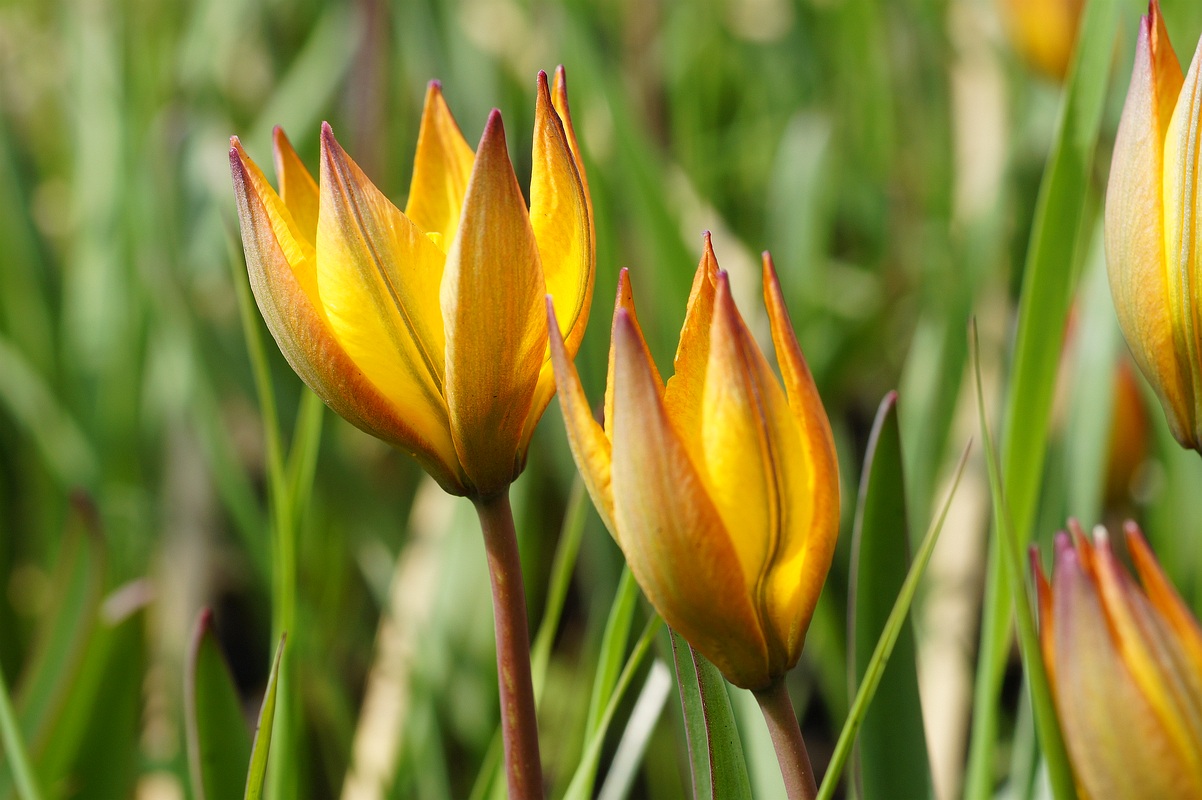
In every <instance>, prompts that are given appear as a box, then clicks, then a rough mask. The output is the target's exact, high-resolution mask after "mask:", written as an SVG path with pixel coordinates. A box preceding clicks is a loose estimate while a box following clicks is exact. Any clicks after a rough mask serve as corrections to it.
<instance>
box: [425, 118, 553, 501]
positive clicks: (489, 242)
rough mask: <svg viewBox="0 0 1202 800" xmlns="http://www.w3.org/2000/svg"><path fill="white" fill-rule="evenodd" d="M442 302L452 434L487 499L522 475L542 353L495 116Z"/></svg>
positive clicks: (523, 223)
mask: <svg viewBox="0 0 1202 800" xmlns="http://www.w3.org/2000/svg"><path fill="white" fill-rule="evenodd" d="M441 297H442V310H443V317H444V319H445V320H446V329H447V359H446V363H447V381H446V397H447V408H448V410H449V412H450V417H451V433H452V436H453V437H454V440H455V450H456V452H457V453H458V454H459V461H460V463H461V464H463V469H464V472H465V473H466V474H467V476H468V478H469V480H471V482H472V483H473V484H474V485H475V486H476V488H477V489H478V490H479V492H480V493H481V494H482V495H487V494H490V493H492V492H496V491H499V490H501V489H503V488H504V487H506V486H508V485H509V483H510V482H511V481H512V480H513V479H514V478H515V477H517V474H518V473H519V472H520V471H521V468H522V463H521V462H522V456H523V455H524V454H523V453H522V452H521V451H520V447H519V446H520V443H521V439H522V431H523V427H524V425H525V422H526V418H527V416H528V414H529V411H530V407H531V402H532V400H533V397H534V390H535V386H536V384H537V381H538V376H539V370H540V368H541V366H542V363H543V355H544V353H545V352H546V349H547V322H546V317H545V316H544V314H543V306H544V298H545V290H544V284H543V275H542V267H541V266H540V263H539V253H538V244H537V242H536V241H535V238H534V231H533V230H532V228H531V226H530V216H529V213H528V212H527V210H526V203H525V200H524V199H523V197H522V190H521V188H520V187H519V186H518V182H517V178H516V177H515V176H514V174H513V166H512V165H511V164H510V161H509V153H508V151H507V150H506V149H505V129H504V127H503V126H502V124H501V115H500V113H499V112H497V111H494V112H493V113H492V114H491V115H490V116H489V118H488V124H487V125H486V126H485V128H484V135H483V137H481V139H480V147H479V149H478V152H477V155H476V164H475V167H474V168H473V170H472V178H471V181H470V182H469V183H468V188H467V195H466V197H465V198H464V203H463V219H462V221H461V222H460V225H459V231H458V233H457V234H456V235H455V240H454V242H452V244H451V248H450V250H449V251H448V252H447V266H446V272H445V274H444V276H443V282H442V294H441Z"/></svg>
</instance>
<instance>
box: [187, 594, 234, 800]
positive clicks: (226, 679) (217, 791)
mask: <svg viewBox="0 0 1202 800" xmlns="http://www.w3.org/2000/svg"><path fill="white" fill-rule="evenodd" d="M184 669H185V673H184V713H185V733H186V735H187V740H188V770H189V772H190V773H191V778H192V791H193V792H194V793H195V795H196V797H197V798H198V800H204V799H205V798H219V797H237V796H238V791H239V790H240V789H242V788H244V786H245V780H246V765H247V764H249V763H250V732H249V731H248V730H247V729H246V721H245V720H244V719H243V718H242V707H241V704H240V703H239V700H238V690H237V688H236V687H235V686H234V679H233V676H231V675H230V670H229V665H228V664H227V663H226V660H225V656H224V655H223V654H222V652H221V646H220V645H219V644H218V642H217V636H216V635H215V633H214V631H213V612H212V611H210V610H209V609H207V608H206V609H204V610H203V611H201V612H200V616H199V617H198V618H197V620H196V629H195V631H194V632H193V634H192V647H191V649H190V651H189V653H188V661H187V664H186V665H185V668H184Z"/></svg>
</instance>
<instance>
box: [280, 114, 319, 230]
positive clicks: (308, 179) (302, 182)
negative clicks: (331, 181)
mask: <svg viewBox="0 0 1202 800" xmlns="http://www.w3.org/2000/svg"><path fill="white" fill-rule="evenodd" d="M271 140H272V148H273V150H274V153H275V174H276V177H278V178H279V181H280V197H281V198H282V199H283V200H284V205H286V206H288V211H289V212H291V214H292V218H293V219H294V220H296V224H297V226H298V227H299V228H300V233H301V235H302V236H304V238H305V241H307V242H308V243H309V246H310V247H312V248H316V247H317V209H318V205H319V197H318V192H317V181H315V180H313V176H312V175H310V174H309V170H307V169H305V165H304V162H302V161H301V160H300V156H298V155H297V154H296V151H295V150H293V149H292V142H290V141H288V137H287V136H285V135H284V129H283V128H281V127H280V126H278V125H277V126H276V127H275V128H274V129H273V130H272V132H271Z"/></svg>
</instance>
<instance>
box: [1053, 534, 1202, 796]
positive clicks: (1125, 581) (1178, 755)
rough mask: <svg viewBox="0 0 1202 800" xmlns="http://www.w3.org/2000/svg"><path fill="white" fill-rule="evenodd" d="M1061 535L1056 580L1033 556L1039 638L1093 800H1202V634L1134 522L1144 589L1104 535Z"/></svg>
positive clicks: (1132, 541) (1135, 557) (1072, 756)
mask: <svg viewBox="0 0 1202 800" xmlns="http://www.w3.org/2000/svg"><path fill="white" fill-rule="evenodd" d="M1069 525H1070V530H1071V533H1072V535H1071V538H1070V536H1069V535H1067V534H1064V533H1061V534H1060V535H1059V536H1058V537H1057V539H1056V545H1055V548H1056V550H1055V567H1054V571H1053V574H1052V580H1051V582H1049V581H1048V579H1047V578H1046V577H1045V575H1044V573H1043V571H1042V569H1041V568H1040V566H1039V562H1038V558H1037V557H1035V554H1034V552H1033V559H1032V560H1033V562H1034V567H1035V577H1036V586H1037V589H1038V594H1039V622H1040V631H1039V633H1040V641H1041V646H1042V650H1043V654H1044V660H1045V661H1046V663H1047V668H1048V677H1049V681H1050V683H1051V687H1052V695H1053V697H1054V700H1055V704H1056V710H1057V714H1058V716H1059V717H1060V724H1061V728H1062V729H1063V732H1064V739H1065V744H1066V746H1067V748H1068V753H1069V760H1070V761H1071V762H1072V766H1073V772H1074V774H1075V776H1076V780H1077V784H1078V787H1079V790H1080V794H1081V796H1082V797H1083V798H1107V799H1108V800H1112V799H1113V800H1124V799H1125V798H1147V797H1202V630H1200V629H1199V627H1198V623H1197V622H1196V621H1195V620H1194V618H1193V616H1191V614H1190V612H1189V610H1188V609H1187V607H1186V605H1185V603H1183V602H1182V600H1181V598H1180V597H1179V596H1178V594H1177V592H1176V591H1175V590H1174V589H1173V586H1172V584H1171V583H1169V581H1168V578H1167V577H1166V576H1165V575H1164V573H1163V572H1162V571H1161V569H1160V566H1159V565H1158V564H1157V563H1156V558H1155V557H1154V556H1153V555H1152V552H1151V550H1150V549H1149V548H1148V545H1147V542H1145V541H1144V538H1143V535H1142V534H1141V533H1140V531H1139V528H1138V527H1136V525H1135V524H1134V523H1128V524H1127V528H1126V540H1127V546H1128V550H1129V552H1130V555H1131V560H1132V562H1133V563H1134V565H1135V571H1136V573H1137V575H1138V576H1139V580H1140V583H1142V588H1141V587H1140V585H1138V584H1137V583H1136V582H1135V581H1134V580H1133V579H1132V578H1131V576H1130V575H1129V574H1128V573H1127V571H1126V569H1125V568H1124V567H1123V566H1122V564H1121V563H1120V562H1119V560H1118V558H1117V557H1116V556H1115V554H1114V552H1113V550H1112V549H1111V545H1110V542H1109V539H1108V538H1107V535H1106V531H1105V529H1101V528H1099V529H1098V531H1097V533H1096V534H1095V539H1094V542H1093V543H1092V544H1090V543H1089V542H1088V541H1087V540H1086V538H1085V536H1084V534H1083V533H1082V532H1081V529H1080V527H1079V526H1078V525H1077V524H1076V522H1075V521H1074V522H1070V523H1069Z"/></svg>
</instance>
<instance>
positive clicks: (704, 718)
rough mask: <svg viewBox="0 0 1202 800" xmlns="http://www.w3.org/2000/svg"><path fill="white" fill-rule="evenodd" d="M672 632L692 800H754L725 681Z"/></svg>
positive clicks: (670, 631) (703, 657)
mask: <svg viewBox="0 0 1202 800" xmlns="http://www.w3.org/2000/svg"><path fill="white" fill-rule="evenodd" d="M668 632H669V633H670V634H671V635H672V657H673V660H674V661H675V662H676V682H677V685H678V686H679V687H680V704H681V707H682V708H683V710H684V726H685V733H686V735H687V738H688V744H689V766H690V768H691V771H692V773H693V797H694V798H697V799H698V800H700V799H701V798H705V799H706V800H709V799H710V798H724V797H750V796H751V782H750V780H749V778H748V776H747V762H746V761H745V760H744V759H743V745H742V742H741V741H740V740H739V729H738V727H736V725H735V717H734V711H733V710H732V708H731V704H730V695H728V694H727V689H726V679H725V678H723V677H722V673H720V672H719V671H718V668H717V667H715V666H714V665H713V664H711V663H710V662H709V661H707V660H706V658H705V656H703V655H701V654H700V653H698V652H697V651H696V650H694V649H693V646H692V645H690V644H689V643H688V642H686V641H685V640H684V637H682V636H681V635H680V634H678V633H677V632H676V631H674V630H671V629H669V631H668Z"/></svg>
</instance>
